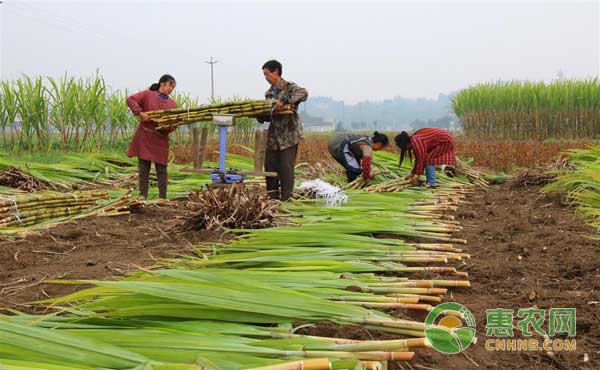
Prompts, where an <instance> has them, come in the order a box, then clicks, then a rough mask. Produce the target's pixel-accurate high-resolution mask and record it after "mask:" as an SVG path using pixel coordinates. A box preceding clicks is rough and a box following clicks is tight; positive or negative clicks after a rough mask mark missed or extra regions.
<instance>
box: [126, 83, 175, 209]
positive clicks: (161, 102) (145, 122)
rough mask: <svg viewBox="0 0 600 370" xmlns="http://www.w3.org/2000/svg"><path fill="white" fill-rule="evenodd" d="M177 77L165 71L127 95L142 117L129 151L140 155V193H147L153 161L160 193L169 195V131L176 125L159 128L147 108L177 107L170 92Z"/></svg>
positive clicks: (153, 109) (133, 109)
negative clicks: (143, 87)
mask: <svg viewBox="0 0 600 370" xmlns="http://www.w3.org/2000/svg"><path fill="white" fill-rule="evenodd" d="M175 85H176V82H175V78H173V76H171V75H164V76H162V77H161V78H160V79H159V80H158V83H154V84H152V86H150V88H149V89H148V90H144V91H140V92H139V93H137V94H134V95H131V96H130V97H128V98H127V105H128V106H129V108H130V109H131V111H132V112H133V114H134V115H136V116H139V117H140V124H139V126H138V128H137V130H136V131H135V134H134V135H133V140H131V144H130V145H129V150H128V151H127V155H128V156H129V157H138V170H139V175H138V179H139V191H140V197H141V198H143V199H146V198H147V197H148V182H149V179H150V166H151V165H152V162H154V167H155V168H156V176H157V177H158V196H159V198H161V199H166V198H167V182H168V178H167V162H168V159H169V134H170V133H171V132H173V131H174V130H175V128H172V129H171V128H169V129H162V130H157V129H156V123H154V122H152V120H151V119H150V117H149V116H148V114H146V112H151V111H155V110H163V109H174V108H177V103H175V101H174V100H173V99H172V98H171V97H170V96H169V95H170V94H171V93H172V92H173V89H175Z"/></svg>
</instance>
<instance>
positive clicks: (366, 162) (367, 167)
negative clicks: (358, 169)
mask: <svg viewBox="0 0 600 370" xmlns="http://www.w3.org/2000/svg"><path fill="white" fill-rule="evenodd" d="M362 170H363V178H364V179H365V181H369V180H370V179H371V157H364V158H363V161H362Z"/></svg>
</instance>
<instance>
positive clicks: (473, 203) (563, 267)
mask: <svg viewBox="0 0 600 370" xmlns="http://www.w3.org/2000/svg"><path fill="white" fill-rule="evenodd" d="M468 201H469V202H470V204H465V205H463V206H462V207H461V209H460V210H459V213H458V219H459V220H460V221H461V223H462V225H463V227H464V230H463V232H462V233H461V234H462V235H461V236H460V237H461V238H464V239H466V240H468V244H467V245H466V246H464V250H465V252H467V253H470V254H471V259H470V260H467V261H465V262H464V263H463V264H462V266H460V269H461V270H462V271H467V272H469V275H470V276H469V280H470V281H471V288H466V289H454V290H453V291H452V293H451V294H449V295H448V296H447V300H449V301H455V302H458V303H461V304H464V305H465V306H466V307H467V308H468V309H469V310H470V311H471V312H472V313H473V315H474V316H475V319H476V330H477V338H478V343H477V344H473V345H471V346H470V347H469V348H468V349H467V350H466V351H465V352H464V353H463V354H458V355H452V356H450V355H444V354H441V353H438V352H436V351H435V350H433V349H432V350H417V351H416V355H415V357H414V359H413V361H411V362H409V363H405V364H401V363H396V364H392V366H391V368H394V369H424V370H462V369H536V370H537V369H560V370H566V369H569V370H570V369H590V370H591V369H600V303H599V301H600V241H597V240H593V239H591V238H590V236H592V235H595V230H593V229H591V228H590V227H588V226H586V225H584V224H583V223H582V222H581V220H580V219H578V218H577V217H575V216H574V210H573V209H572V208H571V207H569V206H568V205H566V204H563V203H562V202H561V199H560V198H558V197H556V196H548V195H543V194H540V193H539V188H529V189H524V188H512V187H511V185H510V184H505V185H501V186H493V187H492V188H491V189H490V190H489V191H487V192H483V191H480V192H478V193H477V194H476V195H475V196H474V197H471V198H470V199H469V200H468ZM530 307H537V308H541V309H546V310H548V309H549V308H552V307H566V308H571V307H574V308H576V309H577V336H576V337H575V339H576V340H577V349H576V351H574V352H569V353H567V352H563V353H559V352H556V353H555V359H552V358H551V357H549V356H548V355H546V354H545V353H542V352H523V351H521V352H494V351H488V350H486V348H485V345H484V344H485V341H486V339H489V338H492V337H489V338H488V337H487V336H486V309H494V308H506V309H514V310H515V320H514V321H513V323H514V325H516V322H517V320H518V318H517V311H518V309H520V308H530ZM394 315H395V316H398V317H403V318H412V319H416V320H419V321H423V320H424V319H425V316H426V315H424V314H418V313H414V312H400V311H399V312H395V313H394ZM546 320H547V315H546ZM542 328H544V329H546V330H547V328H548V326H547V321H546V323H544V324H543V325H542ZM514 332H515V338H522V337H521V336H520V335H519V330H517V329H515V330H514ZM305 333H310V334H314V335H323V336H334V337H335V336H340V337H347V338H350V339H370V338H374V339H392V338H393V336H390V335H389V334H385V333H375V332H368V331H367V330H364V329H358V330H357V329H355V328H350V327H339V326H335V325H319V326H317V327H313V328H310V329H307V330H305ZM538 338H539V337H538ZM561 338H564V337H561ZM540 339H541V338H540ZM586 354H587V358H588V359H589V360H588V361H587V362H584V356H585V355H586Z"/></svg>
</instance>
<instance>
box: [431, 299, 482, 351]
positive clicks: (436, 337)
mask: <svg viewBox="0 0 600 370" xmlns="http://www.w3.org/2000/svg"><path fill="white" fill-rule="evenodd" d="M425 337H426V338H427V340H428V341H429V343H431V346H432V347H433V348H435V349H436V350H438V351H439V352H442V353H446V354H449V355H451V354H455V353H459V352H462V351H464V350H465V349H467V348H468V347H469V346H470V345H471V343H473V342H474V341H475V318H474V317H473V314H472V313H471V311H469V310H468V309H467V308H466V307H465V306H463V305H461V304H458V303H455V302H446V303H442V304H440V305H437V306H436V307H435V308H434V309H433V310H431V312H429V314H428V315H427V318H425Z"/></svg>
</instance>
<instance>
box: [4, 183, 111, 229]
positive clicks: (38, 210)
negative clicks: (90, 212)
mask: <svg viewBox="0 0 600 370" xmlns="http://www.w3.org/2000/svg"><path fill="white" fill-rule="evenodd" d="M108 196H109V194H108V193H107V192H104V191H77V192H73V193H55V192H42V193H36V194H28V195H20V196H16V197H6V196H2V197H0V228H6V227H26V226H31V225H34V224H38V223H40V222H43V221H46V220H49V219H53V218H57V217H63V216H71V215H77V214H80V213H82V212H84V211H85V210H87V209H89V208H91V207H93V206H95V205H96V203H97V202H98V201H99V200H101V199H106V198H108Z"/></svg>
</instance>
